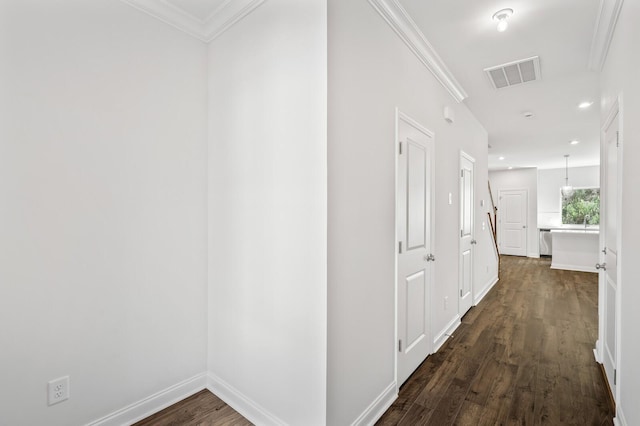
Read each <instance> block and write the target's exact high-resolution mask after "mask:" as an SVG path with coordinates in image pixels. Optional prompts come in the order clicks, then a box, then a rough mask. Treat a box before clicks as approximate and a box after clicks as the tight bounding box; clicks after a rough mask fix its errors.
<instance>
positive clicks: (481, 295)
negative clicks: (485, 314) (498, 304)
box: [473, 275, 499, 305]
mask: <svg viewBox="0 0 640 426" xmlns="http://www.w3.org/2000/svg"><path fill="white" fill-rule="evenodd" d="M498 279H499V278H498V276H497V275H496V276H494V277H491V278H490V279H489V281H488V282H487V284H485V286H484V289H483V290H482V291H480V293H479V294H478V295H477V296H476V297H475V298H474V299H473V304H474V305H477V304H478V303H480V301H481V300H482V299H484V297H485V296H486V295H487V293H489V290H491V289H492V288H493V286H494V285H496V284H497V283H498Z"/></svg>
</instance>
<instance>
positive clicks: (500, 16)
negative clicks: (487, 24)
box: [491, 9, 513, 32]
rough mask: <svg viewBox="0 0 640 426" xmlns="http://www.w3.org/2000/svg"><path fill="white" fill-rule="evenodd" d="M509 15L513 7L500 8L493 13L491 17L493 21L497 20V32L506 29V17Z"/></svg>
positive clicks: (511, 13)
mask: <svg viewBox="0 0 640 426" xmlns="http://www.w3.org/2000/svg"><path fill="white" fill-rule="evenodd" d="M511 15H513V9H502V10H499V11H497V12H496V13H494V14H493V16H492V17H491V18H492V19H493V20H494V21H498V27H497V30H498V31H499V32H504V31H506V30H507V27H508V26H509V23H508V22H507V19H509V17H511Z"/></svg>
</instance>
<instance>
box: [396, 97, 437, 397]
mask: <svg viewBox="0 0 640 426" xmlns="http://www.w3.org/2000/svg"><path fill="white" fill-rule="evenodd" d="M395 115H396V116H395V135H394V140H393V147H394V149H393V150H394V152H395V173H394V203H395V204H394V215H393V218H394V227H393V233H394V244H393V259H394V277H393V282H394V284H393V289H394V291H393V296H394V305H393V310H394V325H393V336H394V338H393V342H392V346H391V347H392V348H393V364H394V369H393V380H394V382H395V384H396V395H397V394H398V392H399V391H400V384H399V383H398V347H397V344H398V254H399V253H398V247H397V244H398V226H397V224H398V161H399V148H398V145H399V142H400V121H404V122H405V123H407V124H409V125H411V126H413V127H415V128H416V129H418V130H420V131H421V132H423V133H425V134H426V135H427V136H429V137H430V138H431V140H432V141H433V143H434V148H435V133H434V132H432V131H431V130H429V129H427V128H426V127H424V126H423V125H421V124H420V123H419V122H417V121H416V120H414V119H413V118H411V117H410V116H409V115H407V114H405V113H403V112H402V111H400V109H399V108H398V107H396V114H395ZM433 154H435V149H434V150H433ZM430 169H431V170H430V175H431V176H430V186H431V203H430V222H431V223H430V224H429V226H430V228H431V232H429V244H430V247H431V251H433V248H434V247H435V235H434V234H435V232H434V230H435V213H436V212H435V204H436V203H435V199H434V195H435V189H436V188H435V177H436V175H435V161H434V157H433V155H432V156H431V164H430ZM434 278H435V262H431V268H430V272H429V288H428V290H427V291H428V300H429V307H428V309H429V354H432V353H433V309H432V308H433V301H432V297H431V296H432V294H433V291H432V287H433V280H434Z"/></svg>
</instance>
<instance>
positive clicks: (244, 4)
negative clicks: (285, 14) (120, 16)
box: [121, 0, 266, 43]
mask: <svg viewBox="0 0 640 426" xmlns="http://www.w3.org/2000/svg"><path fill="white" fill-rule="evenodd" d="M121 1H122V2H124V3H126V4H128V5H130V6H133V7H135V8H136V9H138V10H141V11H142V12H145V13H147V14H149V15H151V16H153V17H154V18H156V19H159V20H161V21H162V22H165V23H167V24H169V25H171V26H173V27H175V28H177V29H179V30H180V31H183V32H185V33H187V34H189V35H190V36H192V37H195V38H197V39H198V40H201V41H203V42H205V43H209V42H210V41H212V40H214V39H216V38H217V37H218V36H220V34H222V33H223V32H225V31H226V30H228V29H229V28H230V27H231V26H232V25H233V24H235V23H236V22H238V21H239V20H241V19H242V18H244V17H245V16H247V15H248V14H249V13H251V12H253V10H255V9H256V8H257V7H258V6H260V5H261V4H262V3H264V2H265V1H266V0H233V1H229V0H227V1H225V2H224V3H223V4H222V5H221V6H220V7H219V8H218V9H216V10H215V11H214V12H213V13H212V14H211V15H210V16H209V17H207V19H205V20H201V19H198V18H196V17H195V16H193V15H191V14H189V13H187V12H185V11H184V10H182V9H180V8H179V7H176V6H174V5H173V4H171V3H169V2H168V1H166V0H121Z"/></svg>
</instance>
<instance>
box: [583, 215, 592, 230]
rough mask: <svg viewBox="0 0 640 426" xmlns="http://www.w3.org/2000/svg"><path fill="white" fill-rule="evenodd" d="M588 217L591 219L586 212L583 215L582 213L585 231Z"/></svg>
mask: <svg viewBox="0 0 640 426" xmlns="http://www.w3.org/2000/svg"><path fill="white" fill-rule="evenodd" d="M589 219H591V217H590V216H589V215H588V214H585V215H584V229H585V231H586V229H587V221H588V220H589Z"/></svg>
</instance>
